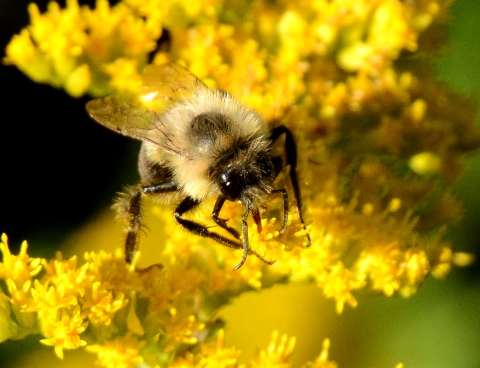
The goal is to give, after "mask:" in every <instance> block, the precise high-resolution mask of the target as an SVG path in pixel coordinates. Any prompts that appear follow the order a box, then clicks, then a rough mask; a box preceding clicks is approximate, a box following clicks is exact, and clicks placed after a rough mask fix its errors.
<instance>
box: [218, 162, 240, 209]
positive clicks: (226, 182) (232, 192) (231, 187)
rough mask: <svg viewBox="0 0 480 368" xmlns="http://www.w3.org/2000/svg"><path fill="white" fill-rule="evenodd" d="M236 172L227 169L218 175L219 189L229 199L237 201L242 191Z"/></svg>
mask: <svg viewBox="0 0 480 368" xmlns="http://www.w3.org/2000/svg"><path fill="white" fill-rule="evenodd" d="M243 186H244V185H243V184H242V183H241V179H240V178H239V175H238V173H236V172H235V171H234V170H228V171H226V172H224V173H223V174H222V175H220V190H221V191H222V194H223V195H224V196H225V198H227V199H228V200H229V201H232V202H233V201H237V200H238V199H239V198H240V195H241V193H242V187H243Z"/></svg>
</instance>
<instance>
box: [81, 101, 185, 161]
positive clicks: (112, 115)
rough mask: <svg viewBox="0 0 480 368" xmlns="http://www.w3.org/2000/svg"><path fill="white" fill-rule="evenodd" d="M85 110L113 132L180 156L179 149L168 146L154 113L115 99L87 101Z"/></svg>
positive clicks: (134, 104) (138, 105)
mask: <svg viewBox="0 0 480 368" xmlns="http://www.w3.org/2000/svg"><path fill="white" fill-rule="evenodd" d="M86 108H87V111H88V113H89V115H90V116H91V117H92V118H93V119H94V120H95V121H97V122H98V123H100V124H102V125H103V126H105V127H107V128H108V129H111V130H113V131H114V132H117V133H120V134H123V135H125V136H128V137H132V138H135V139H139V140H142V141H147V142H151V143H153V144H156V145H157V146H160V147H161V148H163V149H165V150H166V151H169V152H172V153H175V154H177V155H181V152H180V150H179V149H176V148H174V147H171V146H169V145H168V142H169V140H168V134H167V132H165V129H164V127H163V125H162V123H161V120H160V119H159V114H158V113H156V112H155V111H152V110H150V109H147V108H146V107H143V106H141V105H140V104H138V103H134V102H129V101H126V100H124V99H122V98H117V97H106V98H101V99H96V100H92V101H89V102H87V105H86ZM154 137H155V138H154Z"/></svg>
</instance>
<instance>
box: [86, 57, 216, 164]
mask: <svg viewBox="0 0 480 368" xmlns="http://www.w3.org/2000/svg"><path fill="white" fill-rule="evenodd" d="M199 89H208V87H207V86H206V85H205V84H204V83H203V82H202V81H200V80H199V79H198V78H197V77H195V76H194V75H193V74H192V73H190V72H189V71H188V70H187V69H186V68H184V67H183V66H181V65H179V64H174V63H170V64H165V65H154V64H152V65H148V66H147V67H145V70H144V72H143V74H142V82H141V85H140V87H139V89H138V92H137V94H136V96H135V98H129V99H123V98H121V97H107V98H103V99H97V100H93V101H89V102H88V103H87V106H86V107H87V111H88V113H89V114H90V116H91V117H92V118H93V119H95V120H96V121H97V122H98V123H100V124H102V125H104V126H105V127H107V128H109V129H111V130H113V131H115V132H117V133H120V134H123V135H125V136H129V137H132V138H135V139H139V140H142V141H148V142H151V143H154V144H156V145H157V146H159V147H161V148H163V149H165V150H167V151H169V152H172V153H175V154H177V155H182V149H181V148H178V147H174V146H172V144H171V141H170V139H169V132H168V131H166V129H165V126H164V125H163V124H162V122H161V115H162V113H163V111H165V109H166V108H167V107H168V105H170V104H172V103H174V102H178V101H183V100H188V99H189V98H192V97H194V96H195V95H196V94H197V93H198V91H199ZM130 97H132V96H130Z"/></svg>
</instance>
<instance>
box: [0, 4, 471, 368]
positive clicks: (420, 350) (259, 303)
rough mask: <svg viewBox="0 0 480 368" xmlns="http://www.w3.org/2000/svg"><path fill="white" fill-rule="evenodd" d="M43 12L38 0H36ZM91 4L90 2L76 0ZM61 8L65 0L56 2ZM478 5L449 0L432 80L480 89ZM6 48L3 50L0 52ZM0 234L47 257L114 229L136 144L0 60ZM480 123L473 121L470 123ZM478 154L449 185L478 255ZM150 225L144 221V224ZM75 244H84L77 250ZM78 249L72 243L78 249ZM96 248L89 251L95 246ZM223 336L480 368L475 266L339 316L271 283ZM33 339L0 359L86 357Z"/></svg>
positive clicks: (7, 16) (341, 355) (2, 19)
mask: <svg viewBox="0 0 480 368" xmlns="http://www.w3.org/2000/svg"><path fill="white" fill-rule="evenodd" d="M36 2H37V4H38V5H39V7H40V9H41V10H45V9H46V1H44V0H41V1H36ZM81 3H82V4H89V3H90V4H91V3H93V1H81ZM27 4H28V1H25V0H0V37H1V38H0V47H1V50H4V49H5V46H6V45H7V43H8V42H9V40H10V38H11V37H12V36H13V35H14V34H16V33H18V32H20V30H21V29H22V28H23V27H25V26H26V25H27V24H28V22H29V18H28V13H27ZM60 4H62V5H63V4H64V2H60ZM479 25H480V1H478V0H458V1H457V2H456V3H455V5H454V6H453V14H452V22H451V25H450V26H449V28H448V34H449V39H450V42H449V45H448V46H447V47H446V48H445V50H444V51H443V52H442V54H440V55H439V57H438V61H437V65H436V67H437V71H438V76H439V79H441V80H443V81H445V82H446V83H448V84H449V85H450V86H451V87H452V88H453V89H454V90H456V91H458V92H462V93H466V94H468V95H472V96H476V98H477V99H479V97H480V94H479V91H480V42H479V29H480V28H479V27H480V26H479ZM3 55H4V52H3V51H2V57H3ZM0 81H1V88H2V91H3V93H2V98H1V100H0V108H1V111H2V112H3V113H2V117H1V119H0V120H1V123H0V170H1V171H0V233H3V232H5V233H6V234H7V235H8V237H9V244H10V248H11V249H12V251H13V252H17V251H18V248H19V246H20V244H21V242H22V241H23V240H28V243H29V254H30V255H31V256H34V257H47V258H51V257H53V256H54V254H55V252H56V251H57V250H59V249H61V250H62V252H63V253H64V254H65V256H67V257H68V256H72V255H73V254H77V253H78V254H79V255H81V254H82V252H83V251H85V250H95V245H96V244H102V243H103V238H102V236H104V237H105V238H110V239H111V238H113V239H115V240H118V241H117V242H116V243H115V244H113V245H112V246H121V233H120V230H119V228H118V225H117V224H115V222H114V213H113V211H111V210H110V209H109V207H110V205H111V204H112V202H113V199H114V197H115V194H116V192H118V191H120V190H121V189H122V187H123V186H124V185H127V184H133V183H135V182H136V181H137V180H138V175H137V170H136V160H137V158H136V156H137V152H138V148H139V144H138V143H137V142H134V141H133V140H131V139H127V138H124V137H122V136H120V135H117V134H112V133H111V132H110V131H107V130H106V129H105V128H102V127H101V126H100V125H98V124H96V123H94V122H93V121H92V120H90V119H89V118H88V116H87V114H86V112H85V109H84V105H85V103H86V101H87V100H88V99H87V98H83V99H77V100H75V99H73V98H71V97H69V96H67V95H66V93H64V92H63V91H60V90H55V89H53V88H52V87H50V86H44V85H39V84H35V83H33V82H32V81H31V80H29V79H27V78H26V77H25V76H24V75H23V74H22V73H21V72H19V71H18V70H17V69H16V68H14V67H7V66H3V65H1V66H0ZM479 128H480V127H479ZM479 184H480V152H478V151H477V152H475V153H474V154H471V155H470V156H469V157H468V160H467V170H466V172H465V174H464V176H463V177H462V178H461V179H460V180H459V181H458V184H457V185H456V189H455V193H456V195H457V196H458V197H459V198H460V199H461V200H462V202H463V203H464V206H465V217H464V219H463V220H462V222H461V223H459V224H458V225H456V226H455V227H453V228H452V229H450V231H449V233H448V235H447V236H448V238H449V240H451V241H452V242H453V243H454V244H456V248H457V250H459V251H464V252H471V253H475V254H476V255H477V259H480V185H479ZM152 226H153V225H152ZM77 245H79V246H81V249H82V251H80V252H78V249H79V248H76V247H77ZM76 249H77V250H76ZM97 249H98V248H97ZM221 316H222V317H223V318H224V319H225V320H227V321H228V323H227V330H226V336H227V342H228V343H229V344H232V345H234V346H236V347H237V348H238V349H240V350H241V351H242V352H243V353H242V358H241V359H242V360H243V361H244V362H248V360H249V358H250V357H251V356H252V355H253V354H254V353H255V351H256V349H257V348H266V346H267V344H268V342H269V340H270V335H271V333H272V332H273V330H275V329H276V330H278V331H279V332H280V334H284V333H286V334H288V335H289V336H295V337H296V338H297V349H296V352H295V354H294V356H293V360H292V361H293V363H294V364H295V366H300V365H301V364H302V363H304V362H306V361H307V360H313V359H314V358H315V357H316V356H317V355H318V353H319V352H320V351H321V348H322V341H323V339H324V338H326V337H328V338H330V339H331V349H330V356H331V359H332V360H335V361H337V363H338V364H339V366H340V367H343V368H346V367H361V368H363V367H394V366H395V364H397V363H399V362H403V363H404V364H405V367H408V368H412V367H415V368H416V367H423V368H429V367H436V368H447V367H466V368H468V367H472V368H473V367H480V349H479V347H480V267H479V263H478V262H477V263H476V264H474V265H473V266H470V267H468V268H461V269H460V268H456V269H453V271H452V272H451V273H450V274H449V275H448V277H447V279H445V280H435V279H433V278H429V279H428V280H427V281H426V283H425V284H424V285H423V286H422V288H421V289H420V290H419V292H418V293H417V294H416V295H414V296H413V297H411V298H409V299H401V298H390V299H387V298H384V297H377V298H368V297H366V296H365V297H364V296H359V306H358V307H357V308H356V309H351V308H348V307H347V308H346V309H345V311H344V312H343V314H342V315H340V316H338V315H336V314H335V312H334V304H333V302H332V301H330V300H325V299H324V297H323V296H322V293H321V291H319V290H318V289H317V288H316V287H315V286H308V285H303V286H302V285H297V286H278V287H274V288H272V289H270V290H265V291H262V293H249V294H246V295H243V296H242V297H240V298H239V299H237V300H235V301H234V303H233V304H232V305H231V306H228V307H227V308H225V309H224V310H223V311H222V312H221ZM39 339H40V337H39V336H33V337H30V338H28V339H26V340H22V341H7V342H4V343H2V344H0V367H30V366H33V365H35V367H41V366H51V365H55V366H56V367H76V366H79V367H80V366H85V364H91V363H93V362H94V360H95V359H94V356H93V355H91V354H88V353H85V352H84V351H83V350H79V351H75V352H68V351H67V352H66V357H65V359H64V360H63V361H59V360H58V358H57V357H56V356H55V355H54V352H53V349H51V348H47V347H43V346H41V344H40V343H39V342H38V340H39ZM39 362H41V363H42V364H40V363H39Z"/></svg>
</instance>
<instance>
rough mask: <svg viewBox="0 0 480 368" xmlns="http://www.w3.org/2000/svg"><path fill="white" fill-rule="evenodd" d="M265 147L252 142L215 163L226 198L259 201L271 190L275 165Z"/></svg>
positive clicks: (218, 181)
mask: <svg viewBox="0 0 480 368" xmlns="http://www.w3.org/2000/svg"><path fill="white" fill-rule="evenodd" d="M260 148H261V149H260ZM264 148H265V147H264V146H253V147H252V146H250V147H248V148H247V149H245V150H240V151H238V152H235V154H233V155H229V157H227V158H226V159H224V160H222V161H223V162H222V163H220V165H219V166H217V167H216V169H215V172H216V175H215V176H216V181H217V183H218V186H219V189H220V192H221V193H222V194H223V196H225V198H226V199H228V200H229V201H232V202H236V201H240V202H242V203H243V204H245V205H259V204H260V203H261V202H263V201H264V200H265V197H266V195H267V194H269V193H270V192H271V191H272V183H273V180H274V179H275V169H274V166H273V163H272V159H271V156H270V153H269V151H268V150H267V149H264Z"/></svg>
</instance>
